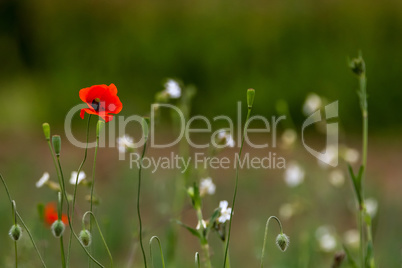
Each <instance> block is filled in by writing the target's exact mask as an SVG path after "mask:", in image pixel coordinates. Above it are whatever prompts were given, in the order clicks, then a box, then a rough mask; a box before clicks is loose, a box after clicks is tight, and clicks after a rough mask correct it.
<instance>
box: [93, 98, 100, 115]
mask: <svg viewBox="0 0 402 268" xmlns="http://www.w3.org/2000/svg"><path fill="white" fill-rule="evenodd" d="M99 103H100V99H99V98H96V99H94V100H93V101H92V103H91V106H92V108H94V110H95V111H97V112H99V106H100V105H99Z"/></svg>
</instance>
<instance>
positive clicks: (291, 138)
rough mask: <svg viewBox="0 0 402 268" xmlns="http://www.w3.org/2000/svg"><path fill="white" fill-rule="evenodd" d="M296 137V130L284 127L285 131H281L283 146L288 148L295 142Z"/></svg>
mask: <svg viewBox="0 0 402 268" xmlns="http://www.w3.org/2000/svg"><path fill="white" fill-rule="evenodd" d="M296 139H297V133H296V131H294V130H293V129H291V128H288V129H285V131H284V132H283V133H282V136H281V140H282V146H283V147H285V148H290V147H292V146H293V144H294V143H295V142H296Z"/></svg>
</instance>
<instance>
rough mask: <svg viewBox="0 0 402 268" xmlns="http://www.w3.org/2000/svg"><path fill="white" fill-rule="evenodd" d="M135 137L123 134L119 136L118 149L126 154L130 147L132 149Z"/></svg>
mask: <svg viewBox="0 0 402 268" xmlns="http://www.w3.org/2000/svg"><path fill="white" fill-rule="evenodd" d="M133 144H134V139H133V138H132V137H130V136H128V135H123V136H121V137H119V138H117V149H118V150H119V153H121V154H124V153H125V152H126V151H127V150H128V149H132V148H133Z"/></svg>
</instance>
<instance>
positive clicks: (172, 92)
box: [165, 79, 181, 99]
mask: <svg viewBox="0 0 402 268" xmlns="http://www.w3.org/2000/svg"><path fill="white" fill-rule="evenodd" d="M165 91H166V93H167V94H168V95H169V97H170V98H172V99H177V98H180V96H181V88H180V85H179V83H177V81H175V80H173V79H169V80H168V81H167V82H166V83H165Z"/></svg>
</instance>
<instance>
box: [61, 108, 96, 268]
mask: <svg viewBox="0 0 402 268" xmlns="http://www.w3.org/2000/svg"><path fill="white" fill-rule="evenodd" d="M91 116H92V115H89V117H88V124H87V141H86V147H85V152H84V158H83V159H82V162H81V164H80V166H79V168H78V171H77V178H76V179H75V185H74V195H73V204H72V205H73V208H72V211H71V216H70V215H69V222H71V223H72V222H73V221H74V211H75V199H76V196H77V186H78V177H79V175H80V172H81V169H82V166H83V165H84V163H85V161H86V160H87V155H88V141H89V123H90V122H91ZM60 173H61V170H60ZM64 192H65V190H64ZM65 196H66V199H67V194H65ZM67 204H68V202H67ZM70 218H71V219H70ZM70 226H71V224H70ZM72 235H73V233H72V232H71V233H70V238H69V241H68V251H67V266H68V264H69V261H70V251H71V241H72ZM74 235H75V236H77V235H76V234H74ZM77 238H78V237H77ZM80 244H81V243H80ZM84 249H85V248H84ZM85 251H87V250H86V249H85Z"/></svg>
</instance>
